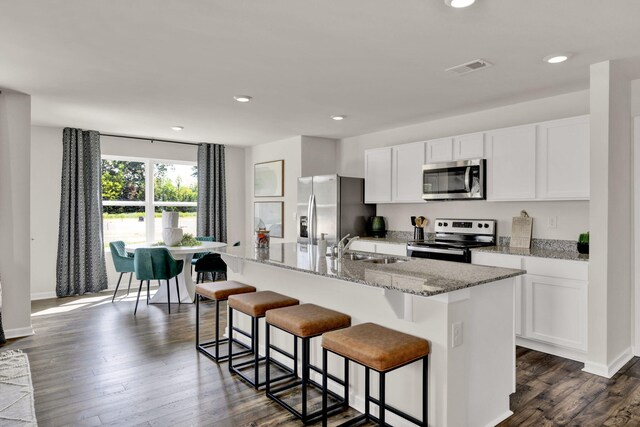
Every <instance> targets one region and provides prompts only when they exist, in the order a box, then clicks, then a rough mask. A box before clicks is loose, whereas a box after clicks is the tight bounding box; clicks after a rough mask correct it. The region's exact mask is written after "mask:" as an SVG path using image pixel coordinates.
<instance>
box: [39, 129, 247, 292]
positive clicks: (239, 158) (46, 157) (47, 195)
mask: <svg viewBox="0 0 640 427" xmlns="http://www.w3.org/2000/svg"><path fill="white" fill-rule="evenodd" d="M100 143H101V144H100V145H101V150H102V154H105V155H115V156H127V157H151V158H155V159H161V160H180V161H190V162H195V161H197V152H198V150H197V147H196V146H190V145H178V144H167V143H160V142H156V143H153V144H152V143H150V142H148V141H139V140H130V139H124V138H113V137H102V138H101V139H100ZM31 147H32V149H31V192H30V193H31V203H32V206H33V208H32V210H31V224H32V225H31V226H32V237H33V239H34V240H33V243H32V257H33V258H32V265H31V299H42V298H52V297H54V296H55V277H56V259H57V251H58V221H59V209H60V177H61V174H62V128H54V127H44V126H33V127H32V137H31ZM244 152H245V150H244V148H243V147H226V149H225V157H226V165H225V166H226V173H227V176H226V184H227V234H228V241H229V242H235V241H238V240H242V239H243V238H244V236H245V224H244V220H243V218H244V217H245V212H244V209H245V206H244V175H245V173H244V165H245V160H244ZM106 265H107V275H108V278H109V287H110V288H114V287H115V284H116V282H117V279H118V274H117V273H116V272H115V270H114V268H113V262H112V261H111V256H110V254H109V253H107V257H106Z"/></svg>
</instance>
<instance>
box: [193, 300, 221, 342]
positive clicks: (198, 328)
mask: <svg viewBox="0 0 640 427" xmlns="http://www.w3.org/2000/svg"><path fill="white" fill-rule="evenodd" d="M198 296H199V295H198V294H196V349H197V348H198V347H199V346H200V298H198ZM216 338H217V334H216Z"/></svg>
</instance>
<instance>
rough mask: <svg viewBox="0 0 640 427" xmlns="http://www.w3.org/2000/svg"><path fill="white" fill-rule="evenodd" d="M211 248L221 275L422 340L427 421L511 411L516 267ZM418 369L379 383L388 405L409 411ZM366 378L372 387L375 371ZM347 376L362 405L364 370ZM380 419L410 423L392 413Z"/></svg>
mask: <svg viewBox="0 0 640 427" xmlns="http://www.w3.org/2000/svg"><path fill="white" fill-rule="evenodd" d="M215 251H216V252H218V253H220V254H221V255H222V258H223V260H224V261H225V262H226V263H227V265H228V267H229V273H228V276H229V279H232V280H236V281H239V282H243V283H246V284H250V285H253V286H255V287H256V288H257V289H258V290H271V291H275V292H279V293H282V294H285V295H288V296H291V297H294V298H297V299H299V300H300V301H301V302H310V303H314V304H317V305H321V306H324V307H327V308H330V309H333V310H338V311H341V312H343V313H346V314H349V315H350V316H351V317H352V323H353V324H359V323H364V322H374V323H378V324H380V325H383V326H386V327H389V328H392V329H396V330H399V331H402V332H405V333H409V334H412V335H416V336H419V337H423V338H425V339H427V340H428V341H429V342H430V347H431V353H430V356H429V393H428V406H429V425H430V426H456V427H457V426H493V425H495V424H497V423H499V422H500V421H502V420H504V419H506V418H507V417H508V416H509V415H511V411H510V409H509V395H510V394H512V393H513V392H515V333H514V285H515V279H514V278H515V277H516V276H518V275H521V274H524V273H525V272H524V271H522V270H513V269H505V268H495V267H484V266H476V265H470V264H460V263H450V262H446V261H436V260H422V259H402V258H401V259H392V260H391V261H390V262H388V261H375V260H376V259H380V258H381V257H380V256H379V255H378V256H377V257H376V256H374V255H371V256H367V255H366V254H363V255H362V256H360V257H353V256H345V257H343V258H342V259H336V258H330V257H326V256H324V254H322V256H319V255H318V253H317V247H316V246H309V245H301V244H296V243H283V244H272V245H271V247H270V248H267V249H256V248H253V247H227V248H221V249H216V250H215ZM352 258H363V259H352ZM385 262H388V263H385ZM240 320H242V319H240ZM280 338H282V341H281V342H280V343H279V344H281V345H283V346H286V345H287V343H288V344H289V345H291V344H290V342H288V341H286V340H284V338H283V337H278V336H275V337H274V339H275V340H278V339H280ZM262 345H263V343H261V352H262V353H263V352H264V351H263V350H264V348H262ZM321 360H322V359H321V349H320V346H319V345H313V346H312V355H311V363H312V364H315V365H320V364H321ZM339 367H340V361H339V360H338V359H337V358H336V359H329V370H330V371H333V372H340V370H339ZM420 369H421V368H420V367H419V366H409V367H408V368H407V369H402V370H398V371H397V372H394V373H393V374H392V375H390V376H389V377H388V381H387V390H388V393H387V394H388V401H389V403H390V404H391V405H392V406H395V407H398V408H399V409H401V410H403V411H406V412H408V413H410V414H411V415H414V416H416V417H419V416H420V408H421V402H420V401H419V399H420V397H419V396H420V393H419V392H418V391H419V390H420V389H421V375H420ZM371 380H372V386H373V387H374V390H375V387H376V384H377V378H376V377H375V375H372V378H371ZM350 382H351V384H352V395H351V396H350V406H352V407H354V408H355V409H357V410H359V411H362V410H363V407H364V400H363V398H362V396H363V394H364V385H363V384H364V371H362V370H358V369H352V370H351V374H350ZM390 416H391V415H390ZM389 422H390V423H391V424H393V425H409V424H407V423H406V421H404V420H402V419H400V418H395V417H394V418H390V419H389Z"/></svg>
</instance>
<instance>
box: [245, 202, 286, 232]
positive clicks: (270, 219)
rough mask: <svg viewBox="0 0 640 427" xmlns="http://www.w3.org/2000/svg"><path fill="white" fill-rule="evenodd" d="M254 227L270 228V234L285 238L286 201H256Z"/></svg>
mask: <svg viewBox="0 0 640 427" xmlns="http://www.w3.org/2000/svg"><path fill="white" fill-rule="evenodd" d="M253 206H254V209H253V212H254V214H253V217H254V228H255V229H256V230H257V229H259V228H264V229H266V230H269V236H271V237H277V238H283V237H284V227H283V223H282V218H283V216H284V202H254V204H253Z"/></svg>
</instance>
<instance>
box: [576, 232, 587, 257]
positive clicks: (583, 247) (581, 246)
mask: <svg viewBox="0 0 640 427" xmlns="http://www.w3.org/2000/svg"><path fill="white" fill-rule="evenodd" d="M578 252H580V253H581V254H588V253H589V232H588V231H587V232H586V233H582V234H580V237H579V238H578Z"/></svg>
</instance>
